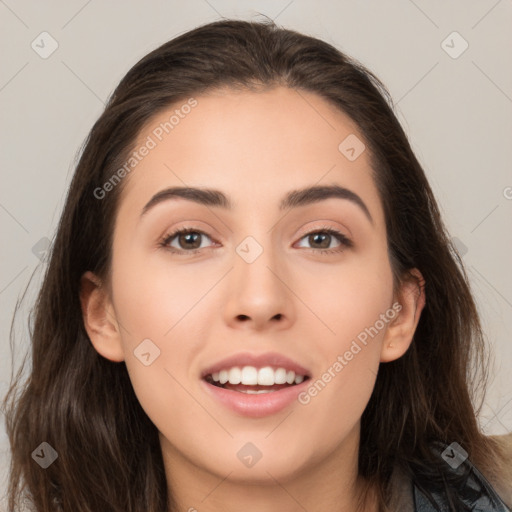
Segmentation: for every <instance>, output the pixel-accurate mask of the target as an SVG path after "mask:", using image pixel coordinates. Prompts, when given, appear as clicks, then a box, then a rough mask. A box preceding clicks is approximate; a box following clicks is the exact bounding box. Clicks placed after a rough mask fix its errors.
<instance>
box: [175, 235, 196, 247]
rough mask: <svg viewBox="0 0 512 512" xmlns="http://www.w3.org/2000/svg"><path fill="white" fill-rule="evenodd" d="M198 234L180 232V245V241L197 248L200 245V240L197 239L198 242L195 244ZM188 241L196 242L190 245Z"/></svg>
mask: <svg viewBox="0 0 512 512" xmlns="http://www.w3.org/2000/svg"><path fill="white" fill-rule="evenodd" d="M200 236H201V235H200V234H199V233H184V234H181V235H180V237H179V243H180V245H182V242H185V243H184V244H183V245H188V247H192V248H193V249H197V248H199V247H200V246H201V242H200V241H199V244H197V241H198V240H199V239H200ZM191 238H192V239H195V240H191ZM189 241H192V242H194V241H195V242H196V244H195V245H194V246H191V245H190V244H188V242H189Z"/></svg>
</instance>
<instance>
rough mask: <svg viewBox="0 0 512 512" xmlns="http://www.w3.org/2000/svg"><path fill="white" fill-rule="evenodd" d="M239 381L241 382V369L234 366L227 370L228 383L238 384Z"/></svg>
mask: <svg viewBox="0 0 512 512" xmlns="http://www.w3.org/2000/svg"><path fill="white" fill-rule="evenodd" d="M240 382H242V370H240V368H238V367H237V366H235V367H234V368H231V370H229V383H230V384H240Z"/></svg>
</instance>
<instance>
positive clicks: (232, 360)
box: [201, 352, 310, 378]
mask: <svg viewBox="0 0 512 512" xmlns="http://www.w3.org/2000/svg"><path fill="white" fill-rule="evenodd" d="M234 366H238V367H240V368H243V367H244V366H254V367H256V368H263V367H265V366H272V367H274V368H284V369H285V370H287V371H290V370H291V371H294V372H295V375H304V376H307V377H309V376H310V373H309V371H308V370H306V369H305V368H304V367H303V366H301V365H300V364H299V363H297V362H295V361H294V360H293V359H290V358H289V357H287V356H285V355H283V354H279V353H277V352H264V353H262V354H254V353H250V352H240V353H238V354H233V355H231V356H229V357H226V358H225V359H221V360H219V361H217V362H215V363H213V364H212V365H211V366H209V367H208V368H206V369H205V370H203V371H202V373H201V378H205V377H206V376H208V375H211V374H212V373H216V372H219V371H221V370H227V369H229V368H233V367H234Z"/></svg>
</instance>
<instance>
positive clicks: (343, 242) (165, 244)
mask: <svg viewBox="0 0 512 512" xmlns="http://www.w3.org/2000/svg"><path fill="white" fill-rule="evenodd" d="M188 233H198V234H200V235H205V236H206V237H208V238H210V240H211V237H210V236H208V235H207V234H206V233H205V232H203V231H201V230H199V229H194V228H187V227H183V228H179V229H176V230H175V231H173V232H172V233H169V234H167V235H165V236H164V238H163V239H162V240H161V241H160V242H159V244H158V245H159V247H162V248H164V249H166V250H168V251H170V252H172V253H174V254H178V255H180V256H189V255H192V254H197V253H199V252H200V251H202V250H203V249H204V247H203V248H199V249H192V250H190V251H186V250H183V249H182V250H176V249H175V248H174V247H170V246H169V243H170V242H171V241H172V240H173V239H174V238H175V237H176V236H178V235H181V234H188ZM320 233H323V234H328V235H331V236H334V237H335V238H336V239H337V240H338V241H339V242H340V246H339V247H338V248H336V249H315V248H309V249H310V250H311V251H313V252H315V253H318V252H320V254H334V253H339V252H343V251H344V250H345V249H346V248H349V247H352V246H353V242H352V241H351V240H350V239H349V238H347V237H346V236H345V235H344V234H343V233H341V232H340V231H338V230H336V229H333V228H331V227H323V228H320V229H315V230H314V231H309V232H308V233H305V234H304V235H302V237H301V238H300V240H302V239H303V238H305V237H307V236H310V235H315V234H320ZM306 249H308V248H306Z"/></svg>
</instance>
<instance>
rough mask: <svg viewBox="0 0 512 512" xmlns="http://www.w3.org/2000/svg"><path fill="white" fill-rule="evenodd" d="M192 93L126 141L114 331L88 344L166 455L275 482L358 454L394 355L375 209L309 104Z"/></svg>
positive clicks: (373, 193) (371, 190) (344, 123)
mask: <svg viewBox="0 0 512 512" xmlns="http://www.w3.org/2000/svg"><path fill="white" fill-rule="evenodd" d="M195 100H196V101H197V104H196V105H195V106H193V107H192V108H183V107H182V105H175V106H173V107H172V108H170V109H169V110H166V111H165V112H162V113H160V114H159V115H158V116H156V117H155V118H153V119H152V120H151V122H150V123H149V124H148V125H147V126H146V128H145V129H144V130H143V131H142V132H141V134H140V137H139V140H138V141H137V144H136V145H135V147H136V148H140V147H141V146H143V145H144V144H146V145H147V147H150V149H149V150H148V151H147V152H146V151H142V152H139V153H147V154H146V155H145V156H141V158H140V161H138V163H137V165H136V166H135V167H134V169H133V170H131V172H130V173H129V175H128V176H126V177H125V178H124V180H125V182H124V183H123V185H124V188H123V191H122V194H121V200H120V206H119V209H118V213H117V217H116V223H115V230H114V234H113V258H112V275H111V281H110V290H111V295H110V296H109V306H108V307H109V308H110V311H111V315H110V318H111V319H115V321H113V324H114V327H113V331H112V332H113V333H111V334H110V335H108V336H105V337H104V338H101V339H100V338H99V337H98V336H96V337H94V336H91V339H92V341H93V343H94V345H95V347H96V348H97V350H98V351H99V352H100V353H102V354H103V355H105V356H106V357H108V358H110V359H113V360H124V361H125V362H126V366H127V369H128V372H129V375H130V379H131V381H132V384H133V387H134V390H135V393H136V395H137V397H138V399H139V401H140V403H141V405H142V407H143V408H144V410H145V411H146V413H147V414H148V416H149V417H150V419H151V420H152V421H153V423H154V424H155V426H156V427H157V428H158V430H159V432H160V439H161V443H162V448H163V452H164V457H167V458H168V459H169V460H171V459H172V460H176V461H178V460H181V461H188V462H189V463H190V464H193V465H194V466H196V467H198V468H201V469H203V470H205V471H207V472H209V473H210V474H213V475H217V476H219V477H222V478H224V477H225V475H227V474H228V473H230V472H232V474H231V476H230V478H232V479H240V481H242V480H251V481H255V480H258V479H261V480H265V479H268V473H267V471H268V472H269V473H271V474H272V475H273V476H274V477H275V478H276V479H278V480H279V479H281V480H282V481H286V479H287V478H289V477H290V476H292V475H294V474H298V473H300V472H303V471H304V472H305V471H308V469H310V468H311V467H313V466H314V465H316V464H318V463H319V462H320V461H327V460H329V458H330V457H333V456H334V455H336V454H340V453H342V452H343V451H344V450H345V453H346V451H347V450H350V449H352V448H353V447H354V446H356V445H357V442H358V435H359V422H360V418H361V414H362V413H363V411H364V409H365V407H366V405H367V403H368V400H369V398H370V395H371V393H372V390H373V387H374V383H375V379H376V374H377V372H378V368H379V363H380V362H381V361H385V360H391V359H393V358H396V357H399V356H400V355H402V354H403V352H405V350H406V349H407V346H408V343H407V342H402V343H401V342H400V338H399V337H398V335H397V336H395V338H393V336H394V334H393V332H394V331H393V328H394V327H393V325H394V324H395V323H397V322H399V319H400V315H401V314H402V313H403V312H402V313H399V310H400V309H401V308H402V306H401V305H398V304H397V302H396V301H397V297H396V296H394V295H393V277H392V271H391V267H390V262H389V259H388V254H387V243H386V229H385V219H384V215H383V210H382V206H381V202H380V199H379V196H378V193H377V189H376V186H375V183H374V181H373V179H372V171H371V168H370V163H369V155H368V151H366V150H364V149H363V146H361V144H362V140H363V137H362V135H361V134H360V132H359V130H358V129H357V127H356V126H355V124H354V123H353V122H352V121H351V120H350V119H349V118H348V117H347V116H346V115H344V114H343V113H341V112H339V111H337V110H336V109H334V108H333V107H332V106H330V105H329V104H328V103H326V102H325V101H324V100H323V99H321V98H320V97H318V96H316V95H314V94H312V93H306V92H302V91H301V92H300V94H299V93H298V92H296V91H294V90H291V89H287V88H276V89H273V90H270V91H266V92H258V93H256V92H255V93H252V92H243V93H242V92H233V91H216V92H212V93H210V94H207V95H202V96H197V97H196V98H195ZM184 104H186V102H183V105H184ZM176 109H178V110H179V112H180V114H179V115H178V116H177V118H179V121H178V122H176V119H174V121H171V122H173V125H172V129H169V125H165V123H166V122H169V119H170V116H171V115H173V112H174V111H175V110H176ZM175 117H176V116H175ZM163 126H167V131H168V133H166V131H165V129H163V128H162V127H163ZM347 137H350V138H349V139H348V140H347V141H346V142H344V143H343V144H341V143H342V142H343V141H345V139H346V138H347ZM356 137H357V139H356ZM149 141H151V142H149ZM340 144H341V149H340ZM351 147H352V148H354V151H352V150H350V148H351ZM361 151H362V152H361ZM359 153H360V154H359ZM358 154H359V156H357V155H358ZM139 156H140V154H139ZM354 156H356V157H357V158H355V159H354ZM173 187H191V188H197V189H200V190H203V191H204V190H205V189H212V190H215V191H217V192H216V194H210V195H207V196H206V199H209V201H205V199H204V198H202V199H201V197H202V196H200V195H198V194H196V195H192V194H189V195H188V197H183V195H181V196H180V195H176V194H172V193H171V192H170V191H169V190H168V189H171V188H173ZM310 187H323V188H321V189H318V190H317V192H316V193H314V192H312V191H310V192H309V193H307V192H305V193H303V192H302V191H304V190H306V189H308V188H310ZM325 187H328V188H325ZM165 191H167V192H165ZM218 193H221V194H222V197H223V196H225V197H223V198H224V201H221V200H218V199H219V198H218V196H219V194H218ZM291 193H295V194H294V195H293V196H290V194H291ZM212 198H215V199H216V200H215V201H214V200H213V199H212ZM287 199H288V201H287ZM282 203H284V205H283V204H282ZM283 206H284V207H283ZM180 229H181V230H188V231H189V233H188V234H187V233H181V234H180V233H178V234H176V231H177V230H180ZM404 311H405V309H404ZM401 332H402V331H401ZM402 334H403V332H402ZM405 337H407V336H405ZM408 341H410V339H409V340H408ZM388 342H389V344H388ZM389 345H390V347H389ZM268 367H270V369H269V368H268ZM236 368H239V369H240V370H237V369H236ZM247 368H248V369H247ZM280 368H281V369H280ZM292 372H294V373H293V374H292ZM302 377H304V380H303V381H302V382H300V381H301V379H302ZM226 378H231V381H232V382H233V383H230V384H228V385H227V388H226V387H224V388H221V387H219V384H220V382H222V381H223V380H225V379H226ZM240 378H243V379H244V380H243V384H241V385H240V384H237V381H238V380H239V379H240ZM258 378H259V379H260V380H259V381H258V380H257V379H258ZM213 379H217V380H219V379H220V380H219V382H217V385H215V384H213V383H212V382H211V381H212V380H213ZM253 379H256V380H253ZM266 379H270V380H266ZM283 379H289V381H291V382H293V384H289V383H288V382H289V381H288V382H286V383H285V384H282V382H283ZM294 379H295V380H294ZM276 381H277V384H276ZM228 382H229V381H228ZM256 382H260V384H259V385H254V384H255V383H256ZM272 382H274V385H273V386H272V385H271V383H272ZM224 386H226V385H224ZM247 391H249V392H247ZM251 391H252V392H251ZM257 391H260V392H259V393H258V392H257ZM266 391H270V392H266ZM248 443H251V444H248ZM285 447H288V448H286V451H285ZM260 455H261V462H257V463H255V464H254V463H253V461H254V460H255V459H257V458H258V457H259V456H260Z"/></svg>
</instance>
